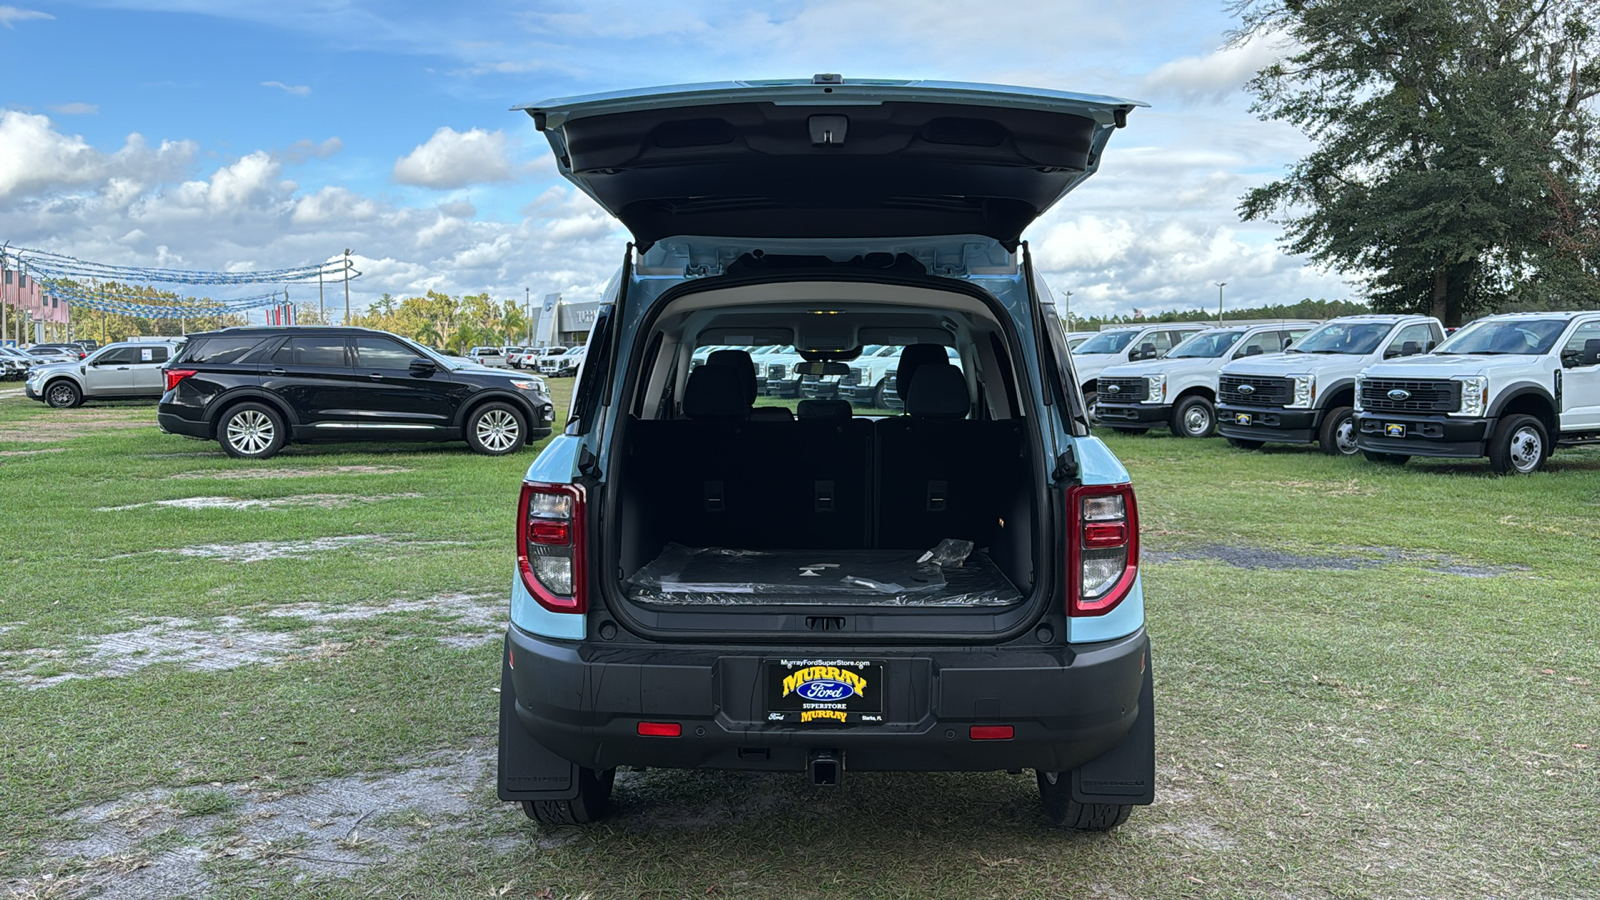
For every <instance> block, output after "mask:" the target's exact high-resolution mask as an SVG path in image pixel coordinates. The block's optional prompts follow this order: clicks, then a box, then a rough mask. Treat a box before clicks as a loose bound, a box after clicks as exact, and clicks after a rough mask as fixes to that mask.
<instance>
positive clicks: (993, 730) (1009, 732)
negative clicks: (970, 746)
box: [967, 725, 1015, 741]
mask: <svg viewBox="0 0 1600 900" xmlns="http://www.w3.org/2000/svg"><path fill="white" fill-rule="evenodd" d="M1014 733H1015V729H1013V728H1012V727H1011V726H1010V725H974V726H972V727H971V728H970V729H968V730H967V735H968V737H971V738H972V739H973V740H975V741H1009V740H1011V738H1012V736H1013V735H1014Z"/></svg>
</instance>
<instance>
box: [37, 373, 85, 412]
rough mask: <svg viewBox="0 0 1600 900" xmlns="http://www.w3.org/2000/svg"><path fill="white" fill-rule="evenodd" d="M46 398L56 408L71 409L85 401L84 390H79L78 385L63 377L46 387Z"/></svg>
mask: <svg viewBox="0 0 1600 900" xmlns="http://www.w3.org/2000/svg"><path fill="white" fill-rule="evenodd" d="M44 399H45V402H46V403H49V404H50V405H51V406H53V407H55V408H56V409H71V408H73V407H74V406H77V405H78V404H79V403H82V402H83V392H82V391H80V390H78V386H77V385H75V384H73V383H72V382H70V381H68V380H66V379H65V378H63V379H61V380H60V381H56V382H53V383H51V385H50V386H49V387H47V388H45V389H44Z"/></svg>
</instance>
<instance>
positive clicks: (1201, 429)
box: [1095, 322, 1313, 437]
mask: <svg viewBox="0 0 1600 900" xmlns="http://www.w3.org/2000/svg"><path fill="white" fill-rule="evenodd" d="M1312 327H1313V323H1310V322H1280V323H1274V324H1270V325H1240V326H1226V327H1222V328H1212V329H1209V330H1207V331H1200V332H1196V333H1195V334H1192V335H1190V336H1189V337H1188V338H1187V339H1186V340H1184V342H1183V343H1181V344H1179V345H1178V346H1176V347H1173V348H1172V350H1171V351H1169V352H1168V353H1167V355H1166V356H1164V357H1162V358H1161V359H1152V360H1145V361H1143V362H1136V363H1128V364H1127V365H1124V366H1112V367H1110V368H1108V369H1106V370H1104V371H1103V372H1101V373H1100V379H1099V381H1100V385H1099V387H1100V402H1099V403H1098V404H1096V407H1095V415H1096V417H1097V422H1098V424H1101V425H1109V426H1111V429H1112V430H1113V431H1119V432H1122V433H1124V434H1143V433H1144V432H1146V431H1148V430H1149V429H1150V428H1151V427H1152V426H1160V427H1165V428H1170V429H1172V433H1173V434H1174V435H1177V436H1178V437H1210V436H1211V434H1212V432H1213V431H1214V430H1215V429H1216V425H1217V411H1216V403H1217V373H1218V372H1219V371H1221V369H1222V367H1223V366H1224V365H1226V364H1227V363H1228V362H1230V361H1232V360H1235V359H1244V358H1245V357H1255V356H1264V355H1268V356H1269V355H1272V354H1276V353H1281V352H1282V351H1283V349H1284V348H1285V347H1287V346H1289V343H1290V342H1291V341H1293V340H1296V339H1298V338H1300V337H1301V336H1302V335H1304V334H1305V333H1306V332H1308V331H1310V330H1311V328H1312Z"/></svg>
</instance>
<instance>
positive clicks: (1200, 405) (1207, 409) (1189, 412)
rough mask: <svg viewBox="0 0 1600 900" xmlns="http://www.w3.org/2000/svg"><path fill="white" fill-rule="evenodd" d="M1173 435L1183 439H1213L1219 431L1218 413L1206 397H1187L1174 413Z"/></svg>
mask: <svg viewBox="0 0 1600 900" xmlns="http://www.w3.org/2000/svg"><path fill="white" fill-rule="evenodd" d="M1169 427H1170V428H1171V429H1172V433H1173V434H1175V435H1177V436H1178V437H1183V438H1204V437H1211V435H1213V434H1215V433H1216V431H1217V411H1216V408H1215V407H1213V406H1212V405H1211V401H1210V400H1207V399H1206V398H1204V397H1185V398H1184V399H1183V400H1181V401H1180V402H1179V403H1178V406H1177V408H1176V409H1174V410H1173V411H1172V423H1171V424H1170V425H1169Z"/></svg>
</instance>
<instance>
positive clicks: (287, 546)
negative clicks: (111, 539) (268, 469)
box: [102, 534, 471, 563]
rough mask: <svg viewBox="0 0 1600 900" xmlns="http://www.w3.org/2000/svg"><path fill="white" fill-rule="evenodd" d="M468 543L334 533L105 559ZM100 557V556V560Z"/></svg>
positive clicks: (257, 557)
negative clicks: (318, 536)
mask: <svg viewBox="0 0 1600 900" xmlns="http://www.w3.org/2000/svg"><path fill="white" fill-rule="evenodd" d="M373 546H378V547H394V548H407V547H468V546H471V542H470V541H408V540H399V539H397V538H392V537H389V536H387V535H382V534H346V535H339V536H336V537H320V538H309V539H307V540H303V541H245V542H242V543H235V544H192V545H190V546H188V547H163V548H159V549H155V550H139V551H136V552H134V553H121V554H118V555H116V556H110V557H106V559H128V558H129V557H134V556H148V555H150V554H170V555H174V556H189V557H195V558H198V559H216V560H221V561H223V562H234V563H252V562H261V561H263V560H268V559H297V558H300V557H305V556H311V555H312V554H316V553H327V552H329V551H332V550H344V549H349V548H359V547H373ZM102 561H104V560H102Z"/></svg>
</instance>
